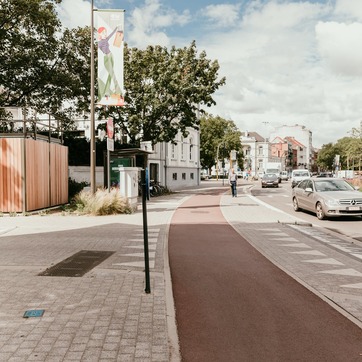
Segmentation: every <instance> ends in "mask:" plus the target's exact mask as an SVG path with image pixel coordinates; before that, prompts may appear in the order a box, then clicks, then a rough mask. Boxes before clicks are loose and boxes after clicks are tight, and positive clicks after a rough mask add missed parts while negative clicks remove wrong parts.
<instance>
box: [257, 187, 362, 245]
mask: <svg viewBox="0 0 362 362" xmlns="http://www.w3.org/2000/svg"><path fill="white" fill-rule="evenodd" d="M250 193H251V194H252V195H253V196H255V197H257V198H258V199H259V200H261V201H263V202H265V203H267V204H269V205H271V206H273V207H276V208H278V209H280V210H282V211H284V212H286V213H288V214H292V215H294V216H295V217H297V218H299V219H302V220H303V221H306V222H309V223H312V224H314V225H318V226H322V227H324V228H327V229H330V230H332V231H336V232H338V233H340V234H343V235H346V236H349V237H351V238H354V239H356V240H359V241H362V219H361V218H360V217H353V216H342V217H338V218H330V219H327V220H318V219H317V217H316V215H315V213H312V212H306V211H299V212H295V211H294V210H293V204H292V188H291V183H290V181H288V182H285V181H283V182H282V183H281V184H280V185H279V188H263V189H262V188H261V186H260V182H258V183H255V184H254V187H253V188H252V189H251V190H250Z"/></svg>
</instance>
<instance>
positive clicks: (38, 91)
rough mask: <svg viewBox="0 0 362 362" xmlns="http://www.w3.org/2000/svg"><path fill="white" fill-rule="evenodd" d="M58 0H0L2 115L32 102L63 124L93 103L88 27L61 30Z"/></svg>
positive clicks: (41, 111)
mask: <svg viewBox="0 0 362 362" xmlns="http://www.w3.org/2000/svg"><path fill="white" fill-rule="evenodd" d="M60 2H61V0H0V36H1V42H0V118H2V119H9V118H10V117H9V114H8V113H6V110H5V107H9V106H10V107H11V106H13V107H21V108H23V110H24V113H25V114H26V110H27V109H30V108H31V109H33V110H35V111H37V112H38V113H50V114H52V115H53V116H55V117H56V118H58V119H60V120H62V121H64V124H63V129H64V126H70V122H69V119H70V118H71V115H73V116H74V115H75V112H77V113H79V112H81V111H83V110H88V109H89V103H90V102H89V89H90V74H89V66H90V49H89V48H90V47H89V39H90V29H89V28H77V29H72V30H69V29H65V30H64V31H63V32H61V23H60V21H59V19H58V16H57V12H56V8H55V5H56V4H57V3H60ZM66 104H67V106H65V105H66ZM2 126H3V125H2ZM7 128H8V129H9V130H11V126H9V127H7Z"/></svg>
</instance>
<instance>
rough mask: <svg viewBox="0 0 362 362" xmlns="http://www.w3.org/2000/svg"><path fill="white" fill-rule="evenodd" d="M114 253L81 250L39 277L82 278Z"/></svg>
mask: <svg viewBox="0 0 362 362" xmlns="http://www.w3.org/2000/svg"><path fill="white" fill-rule="evenodd" d="M114 253H115V252H114V251H96V250H81V251H79V252H78V253H76V254H74V255H72V256H70V257H69V258H67V259H65V260H63V261H61V262H60V263H58V264H56V265H54V266H52V267H50V268H48V269H46V270H45V271H43V272H42V273H40V274H38V275H41V276H48V277H81V276H83V275H84V274H85V273H87V272H88V271H89V270H92V269H93V268H94V267H96V266H97V265H99V264H100V263H102V262H103V261H104V260H106V259H107V258H109V257H110V256H111V255H112V254H114Z"/></svg>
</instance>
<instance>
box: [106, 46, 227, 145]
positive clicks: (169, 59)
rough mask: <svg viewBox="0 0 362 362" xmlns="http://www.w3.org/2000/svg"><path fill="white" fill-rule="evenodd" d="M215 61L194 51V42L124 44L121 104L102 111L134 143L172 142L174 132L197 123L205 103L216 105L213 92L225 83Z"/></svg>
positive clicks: (185, 129)
mask: <svg viewBox="0 0 362 362" xmlns="http://www.w3.org/2000/svg"><path fill="white" fill-rule="evenodd" d="M218 71H219V64H218V62H217V61H211V60H209V59H207V57H206V53H205V52H201V53H200V54H199V55H198V54H197V49H196V44H195V42H192V43H191V45H190V46H189V47H185V48H182V49H178V48H176V47H172V48H171V49H170V50H168V49H167V48H165V47H161V46H149V47H147V49H145V50H140V49H137V48H129V47H128V46H127V44H125V49H124V82H125V90H126V95H125V106H124V107H110V108H109V109H107V110H103V111H102V112H101V116H104V117H107V116H109V115H110V116H112V117H113V118H114V119H115V122H116V123H117V125H118V126H119V128H120V130H121V132H122V133H124V134H127V135H128V136H129V137H130V139H131V142H132V143H136V142H137V141H152V143H153V144H155V143H157V142H172V141H173V140H174V139H175V137H176V135H177V133H178V132H181V133H182V134H183V135H184V136H185V137H186V136H187V134H188V132H187V128H188V127H193V128H195V129H197V128H198V126H199V119H198V115H199V112H201V113H203V112H204V111H203V110H202V107H203V106H207V107H210V106H211V105H213V104H215V101H214V99H213V98H212V95H213V93H214V92H215V91H216V90H217V89H218V88H219V87H220V86H222V85H223V84H225V78H222V79H220V80H218Z"/></svg>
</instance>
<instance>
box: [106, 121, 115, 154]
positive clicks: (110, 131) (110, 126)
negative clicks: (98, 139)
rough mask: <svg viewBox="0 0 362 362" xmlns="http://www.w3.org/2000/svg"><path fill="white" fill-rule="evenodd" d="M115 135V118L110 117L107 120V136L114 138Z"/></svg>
mask: <svg viewBox="0 0 362 362" xmlns="http://www.w3.org/2000/svg"><path fill="white" fill-rule="evenodd" d="M113 135H114V127H113V119H112V118H109V119H108V121H107V137H108V138H113ZM112 151H113V150H112Z"/></svg>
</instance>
